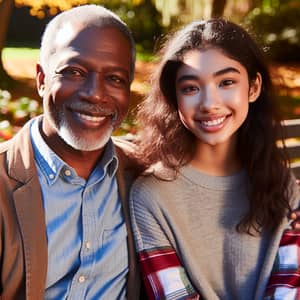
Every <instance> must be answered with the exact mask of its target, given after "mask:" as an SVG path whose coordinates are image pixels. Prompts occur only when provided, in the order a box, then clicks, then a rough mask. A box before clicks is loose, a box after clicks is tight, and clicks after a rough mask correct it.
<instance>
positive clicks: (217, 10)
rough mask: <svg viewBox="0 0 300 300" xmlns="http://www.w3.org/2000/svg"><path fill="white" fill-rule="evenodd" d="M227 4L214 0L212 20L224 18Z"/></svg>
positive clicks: (224, 1) (224, 0) (221, 0)
mask: <svg viewBox="0 0 300 300" xmlns="http://www.w3.org/2000/svg"><path fill="white" fill-rule="evenodd" d="M226 2H227V1H226V0H213V3H212V10H211V17H212V18H219V17H222V16H223V14H224V10H225V6H226Z"/></svg>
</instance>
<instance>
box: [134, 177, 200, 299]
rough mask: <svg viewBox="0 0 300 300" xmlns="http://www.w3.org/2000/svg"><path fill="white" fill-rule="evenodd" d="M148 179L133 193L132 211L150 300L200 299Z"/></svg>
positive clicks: (143, 277)
mask: <svg viewBox="0 0 300 300" xmlns="http://www.w3.org/2000/svg"><path fill="white" fill-rule="evenodd" d="M144 179H145V178H144ZM144 179H138V180H137V181H136V182H135V183H134V185H133V187H132V189H131V194H130V210H131V218H132V226H133V233H134V237H135V242H136V248H137V252H138V261H139V265H140V270H141V274H142V280H143V283H144V286H145V289H146V293H147V296H148V299H150V300H152V299H153V300H154V299H155V300H160V299H200V295H199V294H198V293H197V292H196V291H195V289H194V288H193V286H192V284H191V283H190V281H189V279H188V276H187V273H186V271H185V269H184V268H183V266H182V265H181V263H180V261H179V258H178V255H177V253H176V251H175V250H174V248H173V247H172V245H171V243H170V241H169V239H168V237H167V234H166V232H165V229H164V227H166V226H165V225H166V224H165V223H164V222H166V220H165V218H164V215H163V213H162V211H161V210H160V208H159V205H158V204H157V201H155V198H156V197H157V196H158V195H155V194H154V189H151V188H150V186H148V185H147V179H146V180H145V181H144Z"/></svg>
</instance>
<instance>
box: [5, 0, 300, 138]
mask: <svg viewBox="0 0 300 300" xmlns="http://www.w3.org/2000/svg"><path fill="white" fill-rule="evenodd" d="M86 3H94V4H100V5H103V6H105V7H107V8H109V9H111V10H113V11H114V12H115V13H117V14H118V15H119V16H120V18H121V19H122V20H124V21H125V22H126V23H127V24H128V26H129V27H130V29H131V30H132V32H133V35H134V38H135V40H136V43H137V53H138V55H137V65H136V74H135V80H134V82H133V84H132V97H131V98H132V99H131V107H130V113H129V114H128V117H127V119H126V120H125V121H124V123H123V124H122V126H121V128H120V129H119V130H118V131H117V132H116V133H115V134H134V133H135V132H136V128H137V127H136V126H137V125H136V124H135V123H134V113H135V107H136V106H137V104H138V103H139V102H140V101H142V100H143V97H144V95H145V93H147V91H148V89H149V82H148V79H149V74H150V72H151V69H152V68H153V67H155V62H156V57H155V55H154V53H155V52H156V51H157V50H158V49H159V47H160V45H161V43H163V41H164V39H165V38H166V35H167V33H171V32H173V31H174V30H176V29H178V28H179V27H181V26H183V25H184V24H186V23H188V22H190V21H192V20H196V19H208V18H211V17H221V16H222V17H225V18H226V19H228V20H231V21H234V22H237V23H238V24H241V25H242V26H244V27H246V28H248V29H249V30H250V31H251V32H252V34H253V36H254V38H255V39H256V41H257V42H258V43H259V45H260V46H261V47H262V49H263V51H264V53H265V56H266V59H267V60H268V61H269V65H270V71H271V75H272V80H273V82H274V84H275V86H276V97H275V98H274V101H278V103H279V105H280V109H281V112H282V118H283V119H295V118H299V117H300V0H281V1H280V0H131V1H121V0H119V1H117V0H103V1H101V0H94V1H92V0H0V52H1V56H0V141H3V140H7V139H10V138H11V137H12V136H13V135H14V134H15V133H16V132H17V131H18V130H19V128H20V127H21V126H23V124H24V123H25V122H26V121H27V120H28V119H30V118H32V117H34V116H35V115H38V114H40V113H42V102H41V100H40V99H39V96H38V94H37V92H36V87H35V79H34V77H35V64H36V62H37V60H38V53H39V51H38V48H39V43H40V38H41V34H42V32H43V30H44V28H45V26H46V24H47V23H48V22H49V21H50V19H51V18H52V17H53V16H55V15H56V14H57V13H59V12H60V11H62V10H66V9H68V8H70V7H72V6H77V5H82V4H86Z"/></svg>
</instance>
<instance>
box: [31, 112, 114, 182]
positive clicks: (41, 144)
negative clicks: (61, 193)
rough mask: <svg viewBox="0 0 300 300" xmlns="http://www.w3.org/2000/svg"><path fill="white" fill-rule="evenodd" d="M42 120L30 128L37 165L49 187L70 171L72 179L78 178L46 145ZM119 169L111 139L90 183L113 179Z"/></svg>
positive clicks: (37, 120)
mask: <svg viewBox="0 0 300 300" xmlns="http://www.w3.org/2000/svg"><path fill="white" fill-rule="evenodd" d="M40 122H41V119H40V118H38V119H35V120H34V121H33V122H32V125H31V128H30V136H31V141H32V145H33V151H34V156H35V160H36V163H37V164H38V165H39V167H40V169H41V171H42V173H43V174H44V176H45V178H46V180H47V183H48V184H49V185H51V184H54V182H55V181H56V180H57V179H58V177H59V175H60V174H61V172H64V173H65V172H66V170H70V175H69V177H70V178H72V177H73V178H75V177H77V181H78V176H77V175H76V172H75V170H74V169H73V168H71V167H70V166H68V165H67V164H66V163H65V162H64V161H63V160H62V159H61V158H60V157H59V156H58V155H57V154H56V153H55V152H54V151H52V149H51V148H49V146H48V145H47V144H46V142H45V141H44V139H43V137H42V136H41V133H40V130H39V124H40ZM117 168H118V157H117V155H116V150H115V146H114V144H113V142H112V140H111V139H110V140H109V141H108V143H107V145H106V147H105V149H104V152H103V155H102V157H101V158H100V160H99V163H98V164H97V165H96V167H95V169H94V170H93V172H92V174H91V176H90V178H89V180H88V181H90V180H91V181H93V182H96V181H99V180H102V179H103V177H104V176H105V175H106V174H108V175H109V176H110V177H113V176H114V175H115V173H116V171H117Z"/></svg>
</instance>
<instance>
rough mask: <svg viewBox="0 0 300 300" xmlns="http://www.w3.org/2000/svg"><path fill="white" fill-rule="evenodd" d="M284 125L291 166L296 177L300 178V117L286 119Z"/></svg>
mask: <svg viewBox="0 0 300 300" xmlns="http://www.w3.org/2000/svg"><path fill="white" fill-rule="evenodd" d="M283 125H284V129H285V130H284V133H285V137H286V147H287V151H288V154H289V157H290V158H291V167H292V170H293V172H294V174H295V176H296V178H297V179H300V119H293V120H284V121H283Z"/></svg>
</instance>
